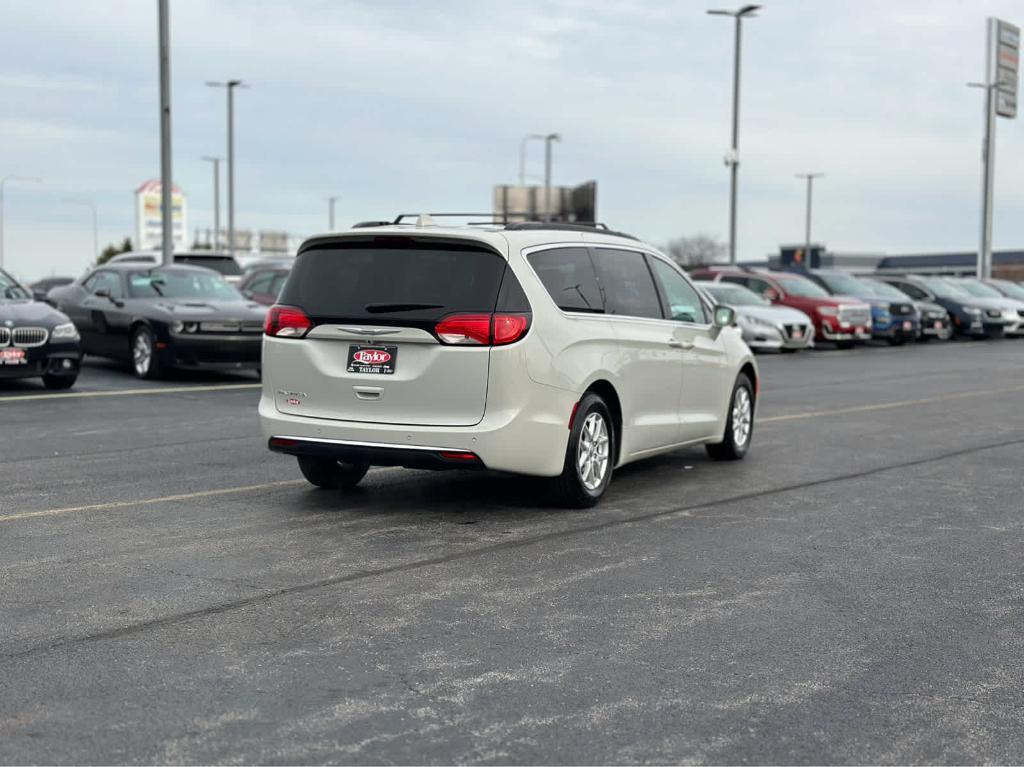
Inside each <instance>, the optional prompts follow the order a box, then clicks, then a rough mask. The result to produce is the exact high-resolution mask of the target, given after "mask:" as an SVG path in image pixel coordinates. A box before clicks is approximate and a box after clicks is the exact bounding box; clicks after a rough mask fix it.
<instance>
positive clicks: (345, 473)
mask: <svg viewBox="0 0 1024 767" xmlns="http://www.w3.org/2000/svg"><path fill="white" fill-rule="evenodd" d="M298 459H299V471H301V472H302V476H304V477H305V478H306V481H307V482H309V483H310V484H311V485H316V486H317V487H319V488H321V489H323V490H338V489H342V490H348V489H350V488H353V487H355V486H356V485H358V484H359V482H360V481H361V480H362V478H363V477H365V476H366V472H368V471H369V470H370V465H369V464H368V463H339V462H338V461H335V460H333V459H331V458H318V457H315V456H308V455H300V456H298Z"/></svg>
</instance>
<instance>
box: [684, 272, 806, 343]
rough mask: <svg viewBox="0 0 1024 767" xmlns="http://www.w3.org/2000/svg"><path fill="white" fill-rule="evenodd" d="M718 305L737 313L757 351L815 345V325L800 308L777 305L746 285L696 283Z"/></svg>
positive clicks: (749, 341)
mask: <svg viewBox="0 0 1024 767" xmlns="http://www.w3.org/2000/svg"><path fill="white" fill-rule="evenodd" d="M694 284H695V285H697V287H699V288H701V289H702V290H703V291H705V292H706V293H707V294H708V295H709V296H711V299H712V301H713V302H714V303H716V304H721V305H722V306H728V307H731V308H732V309H733V310H734V311H735V312H736V324H737V325H739V327H740V329H741V330H742V331H743V340H744V341H746V342H747V346H749V347H750V348H751V349H755V350H776V351H796V350H797V349H807V348H808V347H811V346H813V345H814V323H813V322H812V321H811V318H810V317H808V316H807V315H806V314H804V313H803V312H801V311H799V310H797V309H791V308H789V307H788V306H779V305H777V304H773V303H771V302H770V301H768V300H767V299H764V298H762V297H761V296H759V295H757V293H755V292H753V291H752V290H749V289H747V288H745V287H743V286H742V285H736V284H733V283H729V282H695V283H694Z"/></svg>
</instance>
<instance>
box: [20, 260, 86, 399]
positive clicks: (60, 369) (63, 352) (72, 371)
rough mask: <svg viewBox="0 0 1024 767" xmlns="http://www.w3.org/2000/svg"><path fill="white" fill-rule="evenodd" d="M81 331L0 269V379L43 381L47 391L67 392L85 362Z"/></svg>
mask: <svg viewBox="0 0 1024 767" xmlns="http://www.w3.org/2000/svg"><path fill="white" fill-rule="evenodd" d="M78 341H79V338H78V331H77V330H76V329H75V326H74V324H72V323H71V321H70V320H69V319H68V318H67V317H66V316H65V315H63V314H61V313H60V312H59V311H57V310H56V309H54V308H53V307H52V306H49V305H47V304H44V303H40V302H38V301H33V300H32V295H31V293H29V291H28V289H27V288H24V287H22V286H21V285H19V284H18V282H17V281H16V280H15V279H14V278H13V277H11V276H10V275H9V274H7V272H5V271H3V270H0V380H3V379H8V380H9V379H12V378H42V379H43V383H44V384H45V385H46V388H48V389H68V388H70V387H71V386H73V385H74V383H75V379H76V378H78V365H79V363H80V362H81V359H82V352H81V349H80V348H79V343H78Z"/></svg>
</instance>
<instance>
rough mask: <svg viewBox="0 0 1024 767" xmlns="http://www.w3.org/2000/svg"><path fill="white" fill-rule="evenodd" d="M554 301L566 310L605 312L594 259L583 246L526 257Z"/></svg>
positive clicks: (540, 252)
mask: <svg viewBox="0 0 1024 767" xmlns="http://www.w3.org/2000/svg"><path fill="white" fill-rule="evenodd" d="M526 260H527V261H529V262H530V266H532V267H533V270H534V271H535V272H536V273H537V276H538V277H540V281H541V282H542V283H544V287H545V288H547V291H548V294H549V295H550V296H551V298H552V300H553V301H554V302H555V305H556V306H557V307H558V308H559V309H562V310H563V311H566V312H604V301H603V300H602V299H601V288H600V287H598V284H597V275H596V274H595V273H594V263H593V261H591V260H590V254H589V253H588V252H587V249H586V248H551V249H549V250H538V251H537V252H535V253H531V254H530V255H528V256H527V257H526Z"/></svg>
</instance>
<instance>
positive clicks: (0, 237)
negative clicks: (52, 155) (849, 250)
mask: <svg viewBox="0 0 1024 767" xmlns="http://www.w3.org/2000/svg"><path fill="white" fill-rule="evenodd" d="M8 181H34V182H36V183H40V182H42V179H41V178H37V177H35V176H4V177H3V178H0V269H3V268H4V185H5V184H6V183H7V182H8Z"/></svg>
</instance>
